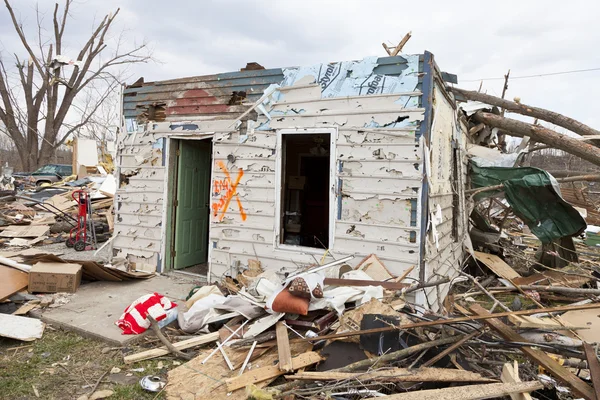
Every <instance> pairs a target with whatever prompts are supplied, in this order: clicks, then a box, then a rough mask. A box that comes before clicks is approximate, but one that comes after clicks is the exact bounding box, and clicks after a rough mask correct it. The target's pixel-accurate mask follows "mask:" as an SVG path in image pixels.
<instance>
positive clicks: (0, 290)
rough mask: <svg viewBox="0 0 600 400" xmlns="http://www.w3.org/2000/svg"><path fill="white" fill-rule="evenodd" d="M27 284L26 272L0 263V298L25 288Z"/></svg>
mask: <svg viewBox="0 0 600 400" xmlns="http://www.w3.org/2000/svg"><path fill="white" fill-rule="evenodd" d="M27 285H29V274H28V273H27V272H23V271H19V270H18V269H16V268H11V267H7V266H4V265H0V300H4V299H6V298H7V297H10V296H12V295H13V294H15V293H17V292H20V291H21V290H24V289H26V288H27Z"/></svg>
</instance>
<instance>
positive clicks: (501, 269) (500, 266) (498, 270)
mask: <svg viewBox="0 0 600 400" xmlns="http://www.w3.org/2000/svg"><path fill="white" fill-rule="evenodd" d="M474 253H475V258H476V259H477V260H479V261H481V262H482V263H484V264H485V266H486V267H488V268H489V269H490V270H491V271H492V272H493V273H495V274H496V275H498V276H499V277H500V278H504V279H508V280H509V281H512V280H513V279H516V278H520V277H521V275H519V274H518V273H517V271H515V270H514V269H512V268H511V267H510V265H508V264H507V263H505V262H504V260H503V259H501V258H500V257H498V256H496V255H494V254H488V253H482V252H480V251H476V252H474Z"/></svg>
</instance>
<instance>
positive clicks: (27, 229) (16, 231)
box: [0, 225, 50, 238]
mask: <svg viewBox="0 0 600 400" xmlns="http://www.w3.org/2000/svg"><path fill="white" fill-rule="evenodd" d="M49 229H50V228H49V227H48V226H47V225H9V226H7V227H6V228H5V229H4V230H3V231H2V233H0V237H10V238H28V237H31V238H36V237H40V236H44V235H45V234H46V233H48V230H49Z"/></svg>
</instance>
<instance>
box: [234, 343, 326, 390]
mask: <svg viewBox="0 0 600 400" xmlns="http://www.w3.org/2000/svg"><path fill="white" fill-rule="evenodd" d="M321 360H322V358H321V356H320V355H319V353H316V352H314V351H308V352H306V353H303V354H300V355H299V356H297V357H294V358H293V359H292V368H293V369H294V370H296V369H300V368H304V367H308V366H309V365H313V364H316V363H318V362H319V361H321ZM283 374H285V372H283V371H281V370H280V369H279V365H269V366H266V367H262V368H258V369H253V370H251V371H248V372H244V374H242V375H240V376H238V377H235V378H231V379H227V381H226V383H227V391H229V392H232V391H234V390H237V389H241V388H245V387H246V386H248V385H253V384H256V383H258V382H262V381H266V380H268V379H273V378H276V377H278V376H281V375H283Z"/></svg>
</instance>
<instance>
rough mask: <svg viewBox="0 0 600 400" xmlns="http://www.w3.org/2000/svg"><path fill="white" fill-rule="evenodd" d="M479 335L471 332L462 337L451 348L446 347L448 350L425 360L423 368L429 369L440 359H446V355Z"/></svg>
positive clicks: (477, 332)
mask: <svg viewBox="0 0 600 400" xmlns="http://www.w3.org/2000/svg"><path fill="white" fill-rule="evenodd" d="M480 334H481V332H479V331H473V332H471V333H469V334H468V335H465V336H463V337H462V338H461V339H460V340H459V341H458V342H456V343H454V344H452V345H451V346H448V348H447V349H446V350H444V351H442V352H440V353H439V354H438V355H436V356H435V357H433V358H432V359H430V360H427V361H426V362H425V363H423V367H429V366H431V365H433V364H435V363H436V362H438V361H440V360H441V359H442V358H444V357H446V356H447V355H448V354H450V353H452V352H453V351H454V350H456V349H457V348H459V347H460V346H462V345H463V343H465V342H467V341H468V340H471V339H473V338H474V337H475V336H477V335H480Z"/></svg>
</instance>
